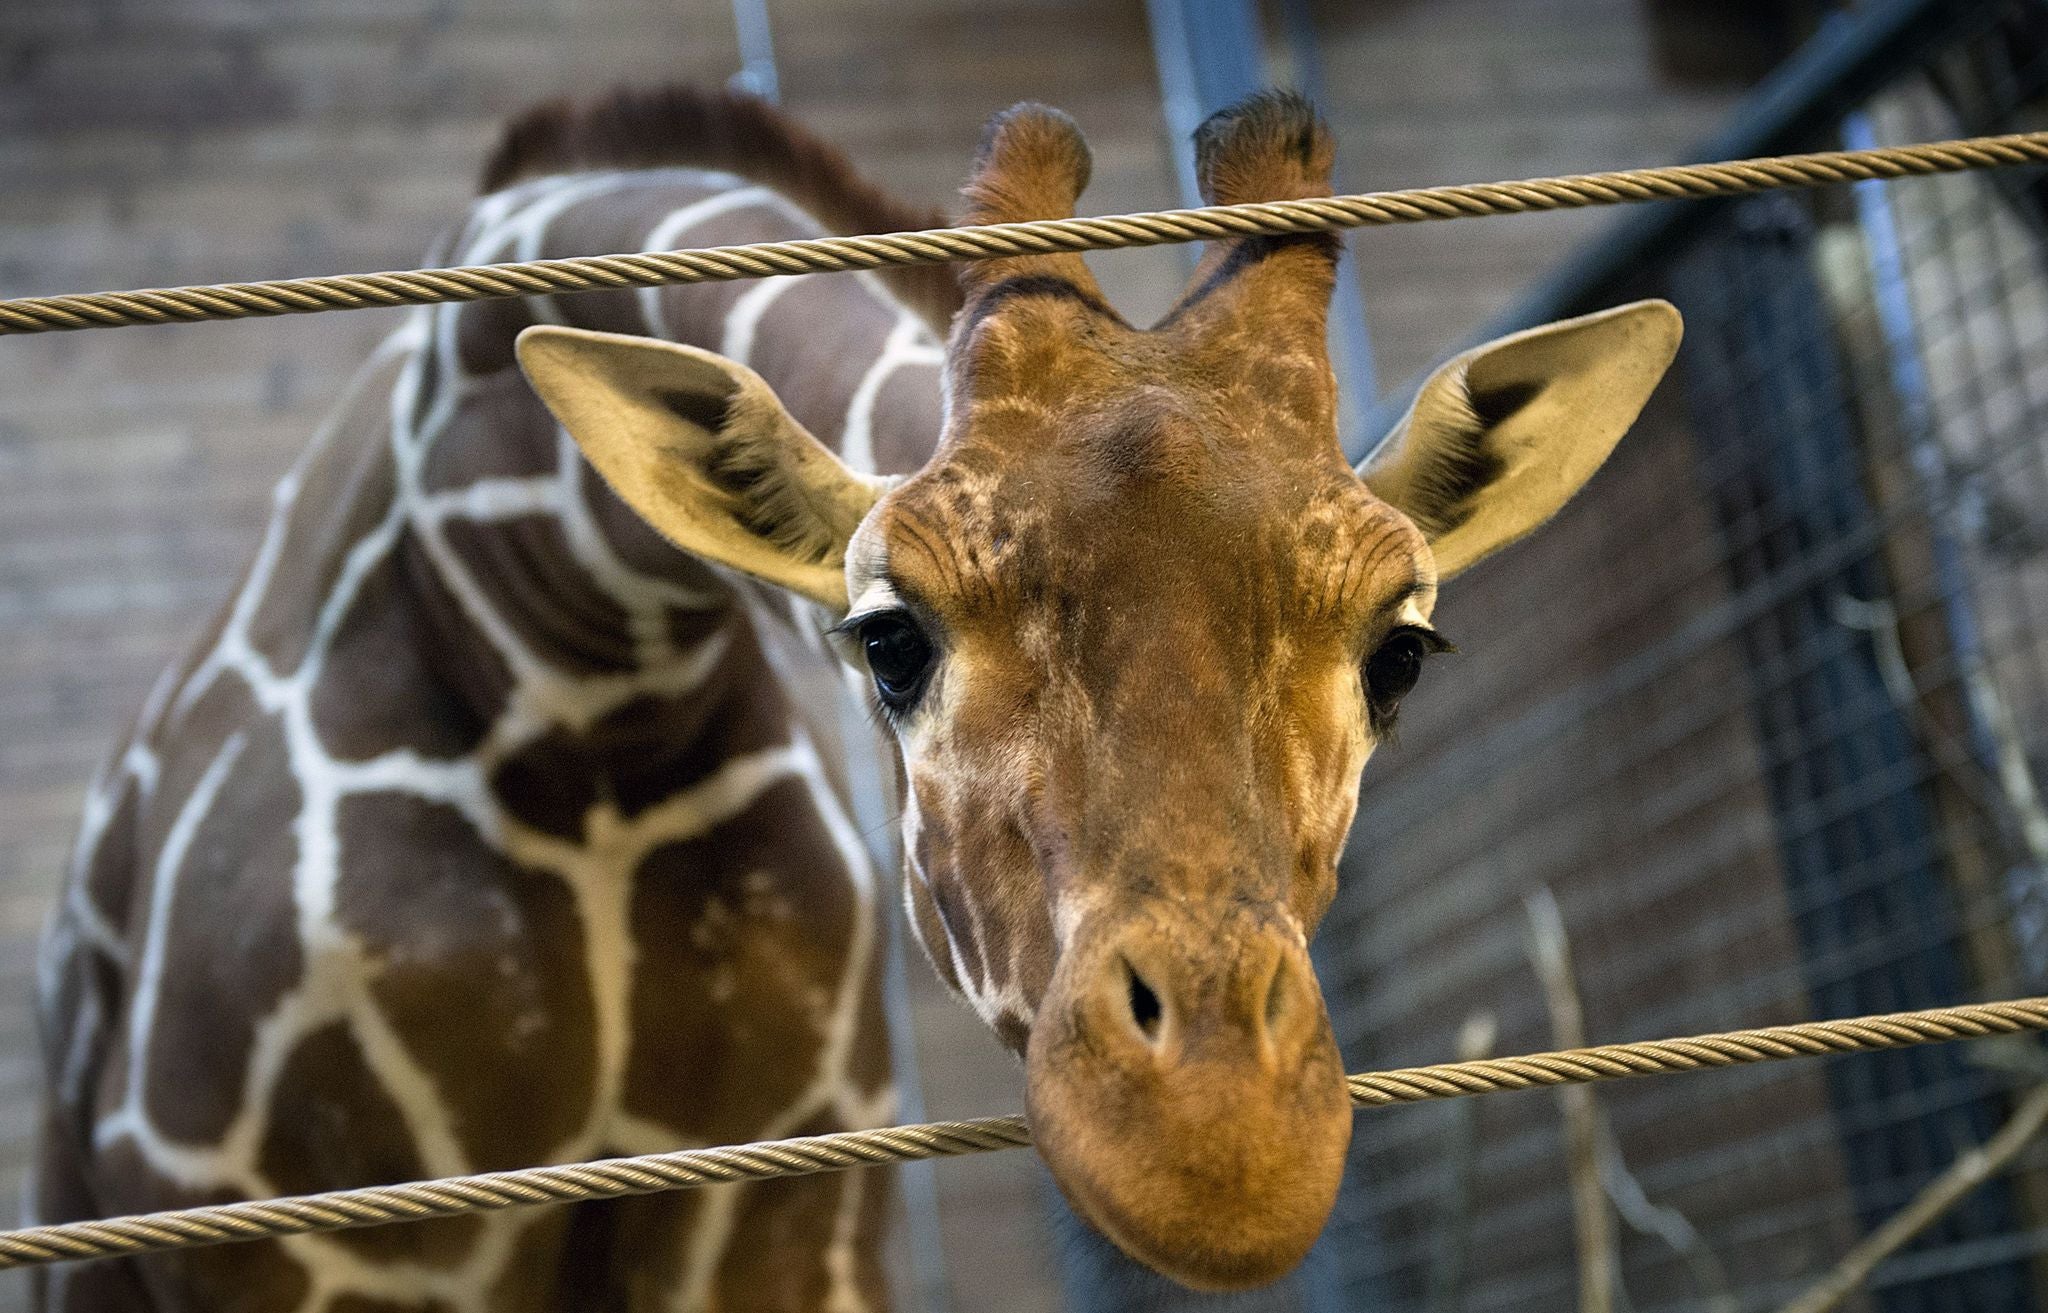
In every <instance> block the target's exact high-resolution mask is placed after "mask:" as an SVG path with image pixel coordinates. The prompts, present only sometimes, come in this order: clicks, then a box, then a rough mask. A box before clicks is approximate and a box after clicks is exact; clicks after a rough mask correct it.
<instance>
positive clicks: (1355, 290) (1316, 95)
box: [1280, 0, 1386, 465]
mask: <svg viewBox="0 0 2048 1313" xmlns="http://www.w3.org/2000/svg"><path fill="white" fill-rule="evenodd" d="M1280 23H1281V33H1282V35H1283V37H1284V38H1285V40H1286V42H1287V57H1288V60H1289V62H1290V63H1292V64H1293V65H1294V81H1295V84H1296V85H1297V86H1299V87H1300V89H1301V94H1303V95H1304V96H1307V97H1308V98H1309V99H1310V100H1312V101H1314V102H1315V103H1316V104H1318V105H1323V104H1327V103H1328V102H1327V101H1326V100H1325V99H1324V97H1323V57H1322V52H1321V51H1320V50H1319V49H1317V46H1316V29H1315V19H1314V18H1313V16H1311V15H1310V13H1309V8H1308V0H1280ZM1337 172H1338V174H1339V175H1340V176H1341V175H1342V173H1343V169H1342V168H1341V167H1340V168H1339V169H1338V170H1337ZM1337 190H1338V191H1340V192H1348V191H1352V190H1355V189H1354V188H1352V187H1350V186H1348V185H1345V184H1343V183H1339V184H1338V186H1337ZM1337 251H1338V255H1337V291H1336V295H1335V296H1334V297H1333V298H1332V299H1331V302H1330V362H1331V364H1333V365H1335V366H1336V369H1337V381H1338V384H1339V388H1338V393H1337V436H1338V439H1339V440H1340V441H1341V442H1342V443H1343V444H1344V456H1345V458H1346V459H1347V460H1349V461H1350V462H1351V463H1352V464H1353V465H1356V464H1357V463H1358V462H1360V461H1362V460H1364V459H1365V458H1366V456H1367V455H1369V454H1370V453H1371V451H1372V448H1374V447H1376V446H1378V445H1379V440H1380V439H1381V438H1383V437H1385V436H1386V435H1385V434H1384V433H1373V432H1369V431H1368V430H1367V429H1366V427H1365V416H1366V412H1367V411H1368V410H1369V409H1370V408H1371V406H1372V402H1373V398H1374V397H1377V396H1378V395H1379V390H1380V388H1379V376H1378V373H1377V371H1376V370H1375V369H1374V367H1373V361H1372V330H1371V328H1370V327H1368V325H1367V324H1366V319H1365V292H1364V290H1363V284H1362V283H1361V282H1360V281H1359V275H1358V257H1357V254H1356V252H1355V250H1354V248H1353V246H1352V244H1351V243H1350V242H1349V241H1346V242H1343V243H1341V244H1340V245H1339V246H1338V248H1337Z"/></svg>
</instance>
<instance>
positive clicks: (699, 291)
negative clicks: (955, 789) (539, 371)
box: [30, 91, 959, 1313]
mask: <svg viewBox="0 0 2048 1313" xmlns="http://www.w3.org/2000/svg"><path fill="white" fill-rule="evenodd" d="M484 190H485V193H486V194H485V195H483V197H482V198H481V199H480V200H478V201H477V202H476V203H475V204H474V205H473V207H472V208H471V209H470V211H469V213H468V215H467V216H466V218H465V219H464V221H463V222H462V223H461V224H460V226H459V227H458V228H457V230H456V231H454V232H453V233H452V234H451V236H450V237H448V238H447V239H446V240H445V242H444V245H443V246H442V247H441V249H439V250H437V251H435V252H434V258H435V260H436V262H443V261H454V262H459V263H474V262H479V261H494V260H514V259H530V258H535V257H541V256H549V255H567V254H572V253H579V254H590V253H598V252H606V251H613V250H619V249H627V248H643V249H666V248H672V247H675V246H680V245H689V244H697V243H715V242H745V241H762V240H779V239H786V238H792V237H801V236H813V235H817V234H818V233H819V232H821V231H823V230H824V229H826V228H832V229H834V230H837V231H841V232H849V233H851V232H863V231H873V230H878V229H879V230H886V229H893V228H911V227H924V226H930V225H932V224H934V223H937V222H941V220H940V218H939V217H938V216H936V215H933V214H928V213H926V212H923V211H919V210H916V209H913V208H910V207H907V206H903V205H901V204H898V203H896V202H894V201H892V200H890V199H889V198H888V197H886V196H884V195H883V194H882V193H880V192H878V191H876V190H875V189H874V188H873V187H871V186H869V185H868V184H867V183H865V182H864V181H863V180H861V179H860V178H859V177H858V176H856V175H855V174H854V173H853V172H852V170H851V169H850V168H849V167H848V166H847V165H846V163H845V162H844V161H843V160H842V159H841V158H840V157H839V156H838V155H837V154H836V153H834V152H833V151H831V150H830V149H829V148H827V147H826V146H824V145H823V144H822V143H821V142H819V141H818V140H816V139H815V138H813V137H811V136H809V135H808V134H807V133H805V132H803V131H802V130H800V129H799V128H798V127H796V126H795V125H794V124H792V123H790V122H789V121H787V120H786V119H783V118H781V117H780V116H778V115H777V114H775V113H774V112H773V111H772V110H770V109H768V108H767V107H766V106H764V105H763V104H761V103H760V102H758V101H753V100H749V99H745V98H740V97H726V96H717V95H699V94H695V93H691V92H688V91H671V92H663V93H641V94H622V95H619V96H617V97H616V98H613V99H611V100H609V101H605V102H601V103H596V104H593V105H589V106H583V107H570V106H553V107H546V108H543V109H541V110H539V111H536V112H534V113H532V114H530V115H528V116H527V117H525V118H524V119H522V120H520V121H519V122H517V123H515V124H514V125H512V126H511V127H510V128H509V129H508V130H507V132H506V134H505V136H504V138H503V140H502V143H501V146H500V148H499V150H498V152H497V155H496V157H495V158H494V160H493V162H492V163H491V164H490V165H489V167H488V168H487V170H486V185H485V189H484ZM958 296H959V294H958V291H957V288H956V286H955V284H954V280H953V277H952V275H951V273H950V272H949V271H946V270H943V269H931V270H925V271H920V272H917V273H915V274H907V275H893V276H890V275H885V276H881V277H861V278H854V279H809V280H787V279H784V280H776V281H771V282H760V283H745V284H734V285H728V286H724V287H705V288H695V289H672V290H668V291H654V290H647V291H639V292H620V293H610V294H604V295H600V296H596V297H584V298H580V299H566V298H565V299H562V300H559V301H555V300H550V299H547V298H535V299H530V300H526V301H520V302H500V303H485V304H478V305H471V306H463V307H456V306H443V307H439V308H435V309H431V310H421V311H418V312H414V313H412V314H410V315H409V316H408V317H407V318H405V320H404V321H403V323H402V324H401V325H400V326H399V327H398V328H397V329H396V331H395V332H393V333H392V334H391V335H390V337H389V338H388V339H387V340H386V341H385V342H384V343H383V345H382V346H381V347H380V348H379V349H378V351H377V352H376V353H375V355H374V357H373V358H372V359H371V360H370V361H369V362H368V363H367V364H366V366H365V367H364V368H363V370H362V372H361V373H360V374H359V375H358V377H357V378H356V380H355V381H354V382H353V383H352V384H351V388H350V392H349V394H348V396H347V397H346V398H345V399H344V400H343V401H342V403H341V404H340V406H339V407H338V409H337V410H336V412H335V413H334V416H333V418H332V420H331V421H330V422H329V423H328V424H327V426H326V427H325V429H324V430H323V431H322V432H321V433H320V434H319V435H317V436H316V438H315V439H314V441H313V442H312V444H311V446H310V448H309V450H308V451H307V452H306V453H305V455H304V456H303V458H302V459H301V460H300V461H299V463H298V464H297V466H296V467H295V468H294V469H293V470H292V471H291V472H290V473H289V474H288V476H287V477H286V478H285V479H284V481H283V483H282V484H281V485H280V486H279V487H278V489H277V492H276V497H275V506H274V510H273V514H272V516H271V518H270V521H269V524H268V527H267V528H266V530H265V531H264V535H263V538H262V541H261V544H260V546H259V547H258V549H257V552H256V555H255V559H254V562H253V564H252V565H251V567H250V568H249V570H248V572H247V575H246V577H245V578H244V579H243V581H242V582H241V584H240V585H239V587H238V589H237V591H236V592H235V594H234V596H233V597H232V599H231V600H230V602H229V603H228V605H227V606H226V608H225V609H224V610H223V612H222V613H221V614H220V616H219V617H218V618H217V619H216V620H215V622H214V623H213V625H212V627H211V630H210V632H208V633H207V635H206V636H205V637H204V638H203V640H202V641H201V642H200V644H199V646H198V648H197V650H196V651H195V653H194V654H193V656H192V657H191V658H190V659H189V660H188V661H187V662H185V663H184V664H182V665H180V666H178V667H176V668H174V669H172V670H170V671H168V672H166V676H165V678H164V680H163V681H162V682H161V683H160V684H159V686H158V688H157V689H156V691H155V692H154V693H153V694H152V695H151V697H150V698H149V700H148V703H147V705H146V706H145V707H144V708H143V710H142V712H141V715H140V717H139V718H138V721H137V723H136V727H135V729H134V731H133V735H132V737H131V739H130V741H129V742H128V743H127V745H126V746H125V747H124V748H123V749H122V751H121V752H120V753H119V755H118V756H117V757H116V758H115V759H114V761H113V762H112V764H111V765H110V766H109V767H108V768H107V769H106V770H105V771H104V772H103V774H102V776H101V778H100V779H99V780H98V781H97V782H96V783H95V784H94V785H93V786H92V788H91V789H90V791H89V795H88V799H87V802H86V806H85V814H84V818H83V824H82V833H81V836H80V839H79V841H78V844H77V848H76V859H75V863H74V866H73V869H72V871H71V872H70V876H69V879H68V881H67V884H66V888H65V891H64V895H63V897H62V899H61V901H60V906H59V908H58V911H57V913H56V915H55V916H54V918H53V920H52V922H51V924H50V927H49V929H48V931H47V933H46V935H45V938H44V943H43V947H42V954H41V961H40V988H39V993H40V1003H41V1027H42V1034H43V1046H44V1049H45V1053H46V1058H47V1068H48V1073H49V1079H48V1098H47V1100H46V1112H45V1129H44V1133H43V1136H42V1141H41V1149H40V1163H39V1168H38V1172H37V1177H38V1180H37V1184H36V1187H35V1190H34V1192H33V1196H32V1198H31V1202H30V1211H31V1213H32V1215H34V1216H37V1217H40V1218H42V1219H46V1220H65V1219H76V1218H86V1217H94V1216H105V1215H110V1214H115V1213H124V1212H134V1211H144V1210H150V1209H156V1208H164V1207H177V1206H183V1205H189V1204H195V1203H200V1202H210V1201H219V1200H225V1199H231V1198H263V1197H267V1196H272V1195H276V1194H290V1193H299V1192H303V1191H308V1190H319V1189H326V1188H333V1187H339V1186H347V1185H358V1184H370V1183H374V1182H388V1181H399V1180H405V1179H415V1178H420V1177H425V1176H440V1175H445V1174H452V1173H462V1172H469V1171H477V1170H489V1169H493V1168H511V1167H518V1166H524V1165H529V1164H534V1163H543V1162H566V1161H575V1160H580V1159H585V1158H589V1157H593V1156H605V1155H611V1154H618V1153H633V1152H642V1151H655V1150H663V1149H669V1148H675V1147H683V1146H690V1145H713V1144H724V1143H733V1142H738V1141H746V1140H754V1139H760V1138H774V1137H779V1136H785V1135H790V1134H803V1133H810V1132H818V1131H827V1130H833V1129H846V1128H853V1127H865V1126H875V1125H883V1124H887V1123H888V1122H889V1121H890V1120H892V1109H893V1091H892V1089H891V1086H890V1083H889V1057H888V1049H887V1045H886V1040H885V1036H884V1027H883V1023H882V1020H881V1016H880V1013H879V984H878V978H877V970H878V967H877V943H878V940H877V933H878V924H879V923H878V921H877V916H878V914H879V910H880V908H881V906H882V905H881V904H880V903H879V901H878V898H877V892H876V883H877V882H876V876H875V872H874V870H873V869H872V864H871V862H870V859H869V857H868V855H867V853H866V851H865V850H864V848H863V843H862V838H863V836H861V835H860V834H859V833H857V832H856V830H855V827H854V824H853V822H852V820H851V819H850V817H851V809H850V803H849V791H850V789H851V788H852V787H853V783H852V781H850V780H849V779H848V778H847V777H846V774H845V767H844V761H845V760H846V758H847V756H848V751H847V744H846V742H845V740H846V738H847V735H846V732H845V731H844V729H843V728H842V725H843V722H842V721H841V720H840V719H839V718H837V716H836V713H835V712H833V711H832V709H831V707H830V703H829V699H828V698H821V697H820V696H819V694H818V690H819V688H820V687H823V688H824V689H825V690H827V692H828V693H829V691H830V690H831V689H832V688H833V686H834V683H835V681H838V680H839V678H840V677H839V676H838V675H837V673H836V671H837V670H838V668H839V667H838V665H837V663H836V661H834V660H832V659H830V658H829V657H828V655H827V654H826V652H825V650H824V648H823V645H822V643H821V641H820V639H819V637H818V635H817V634H816V633H815V632H814V631H806V630H804V629H802V628H800V627H799V626H798V625H796V624H795V623H794V618H793V616H792V613H791V612H790V611H789V609H788V608H787V607H784V606H781V605H780V604H779V603H770V604H763V600H762V599H759V598H749V597H748V596H746V590H745V589H744V588H742V587H736V586H735V585H734V584H733V583H732V582H730V581H728V580H727V579H724V578H722V577H720V576H719V575H718V574H716V573H714V572H713V571H711V570H710V569H707V568H706V567H705V566H703V565H702V564H700V563H698V562H696V561H695V560H693V559H692V558H690V557H688V556H686V555H685V554H684V553H682V552H679V551H677V550H676V549H675V548H673V547H671V546H669V545H668V544H666V543H664V542H663V541H662V540H661V539H659V538H658V537H657V536H656V535H655V534H654V533H653V532H652V531H650V530H648V529H647V528H645V527H644V526H643V525H642V524H641V523H640V521H639V520H638V519H637V518H636V517H635V516H634V515H633V514H632V513H631V512H630V511H629V510H628V509H627V508H626V507H625V506H624V505H623V504H622V503H620V502H619V501H618V500H617V499H616V498H615V497H614V496H613V495H612V494H611V493H610V492H609V491H608V490H607V489H606V487H605V486H604V484H603V483H602V482H601V480H599V479H598V478H597V477H596V476H595V475H594V474H593V473H592V472H591V471H590V469H589V468H588V466H587V465H586V464H585V463H584V462H583V460H582V458H581V456H580V455H579V454H578V451H577V448H576V446H575V445H574V444H573V443H572V442H570V441H569V439H568V438H567V437H566V436H564V435H563V434H562V433H561V432H560V430H559V429H558V428H557V426H556V425H555V423H554V421H553V420H552V418H551V417H550V416H549V415H548V413H547V412H546V410H545V409H544V408H543V407H542V406H541V404H540V403H539V401H538V400H537V399H535V397H534V395H533V393H532V392H531V391H530V389H529V388H528V387H527V385H526V383H525V382H524V380H523V379H522V377H521V376H520V373H519V370H518V369H517V367H516V365H515V362H514V357H513V341H514V338H515V335H516V334H517V333H518V331H519V330H520V329H521V328H523V327H526V326H528V325H531V324H536V323H564V324H576V325H584V326H590V327H598V328H604V329H608V330H615V331H623V332H631V333H643V334H653V335H656V336H661V337H673V338H676V339H678V340H682V341H690V342H699V343H703V344H706V345H708V346H710V347H715V348H716V349H718V350H719V351H721V352H723V353H724V354H725V356H726V357H727V358H730V359H732V360H734V361H743V362H749V363H751V364H752V366H753V367H754V368H756V369H758V370H760V371H761V374H762V376H763V377H765V378H769V379H772V380H774V381H775V383H776V386H777V387H778V389H779V390H780V392H781V394H782V396H783V397H784V398H785V399H787V400H788V401H789V402H790V405H791V407H792V409H793V411H794V413H797V414H801V415H803V416H804V418H805V420H806V422H808V423H809V424H810V425H811V426H812V428H813V430H814V431H815V432H817V433H819V434H821V435H823V436H824V437H825V438H826V440H828V441H831V442H832V443H833V444H834V446H835V449H836V450H838V451H839V452H840V453H841V455H842V456H843V457H844V458H845V459H847V460H849V461H851V462H853V463H855V464H857V465H860V466H864V467H873V468H877V469H891V468H907V467H908V466H909V465H910V464H911V463H912V462H914V460H915V459H916V456H917V453H918V451H919V449H920V446H923V447H928V446H929V443H930V435H931V434H932V433H934V432H936V429H937V425H938V409H939V406H938V394H939V388H938V371H939V367H940V365H941V361H942V353H941V351H940V349H939V346H938V343H937V340H936V337H935V335H934V327H933V325H934V324H943V323H944V321H945V318H946V316H947V315H949V314H950V312H951V309H952V307H953V306H954V305H955V304H957V301H958ZM820 672H823V673H822V677H821V673H820ZM861 730H862V732H866V727H865V726H862V727H861ZM887 1205H888V1197H887V1191H886V1176H885V1175H884V1174H882V1173H879V1172H862V1173H855V1174H852V1175H849V1176H846V1177H844V1178H819V1179H817V1180H814V1181H803V1182H790V1183H778V1184H772V1185H767V1186H761V1187H749V1188H745V1189H741V1190H731V1189H719V1190H714V1191H710V1192H703V1193H699V1194H692V1195H679V1196H675V1197H673V1198H667V1199H643V1200H635V1201H630V1202H624V1203H619V1204H606V1205H592V1206H587V1207H578V1208H572V1209H567V1210H537V1211H528V1212H523V1213H508V1214H496V1215H490V1216H485V1217H480V1218H466V1219H456V1220H451V1221H445V1222H431V1223H426V1224H422V1225H417V1226H404V1227H399V1228H395V1229H387V1230H375V1231H362V1232H350V1233H343V1234H338V1235H334V1236H329V1237H304V1238H298V1239H293V1240H289V1241H285V1242H283V1243H270V1242H265V1243H262V1244H258V1245H253V1246H236V1247H232V1248H228V1249H221V1250H200V1251H192V1252H188V1253H185V1254H178V1255H166V1256H162V1257H156V1258H149V1259H142V1260H132V1261H118V1262H101V1263H94V1264H88V1265H84V1266H82V1267H77V1268H56V1269H52V1270H50V1271H49V1272H48V1273H47V1274H44V1275H43V1276H42V1278H41V1279H42V1281H43V1282H44V1284H43V1285H41V1287H40V1288H39V1290H38V1292H37V1302H38V1305H39V1307H41V1308H44V1309H47V1310H52V1311H53V1313H55V1311H57V1310H72V1311H83V1310H116V1311H120V1310H138V1311H139V1310H150V1311H152V1313H172V1311H174V1310H176V1311H188V1310H189V1311H191V1313H215V1311H216V1310H229V1309H235V1310H244V1309H247V1310H259V1309H260V1310H265V1311H269V1310H278V1311H280V1313H282V1311H285V1310H304V1311H305V1313H372V1311H373V1310H392V1311H396V1310H413V1311H419V1313H457V1311H458V1310H473V1311H474V1313H483V1311H484V1310H490V1311H491V1313H499V1311H501V1310H525V1309H536V1310H537V1309H585V1308H587V1309H605V1310H614V1309H631V1310H642V1309H645V1310H670V1309H738V1308H745V1309H756V1308H759V1309H828V1310H834V1311H836V1313H853V1311H855V1310H863V1309H880V1308H882V1307H884V1306H885V1296H884V1291H883V1288H882V1281H881V1277H880V1274H879V1270H878V1259H877V1249H878V1245H877V1233H878V1229H879V1227H880V1225H881V1219H882V1216H883V1214H884V1212H885V1210H886V1208H887Z"/></svg>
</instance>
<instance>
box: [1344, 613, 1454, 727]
mask: <svg viewBox="0 0 2048 1313" xmlns="http://www.w3.org/2000/svg"><path fill="white" fill-rule="evenodd" d="M1450 646H1451V645H1450V644H1449V643H1446V642H1445V641H1444V640H1443V639H1441V638H1439V637H1438V636H1437V635H1436V634H1435V633H1434V632H1432V631H1430V630H1427V629H1423V628H1421V627H1419V626H1416V625H1403V626H1402V627H1401V628H1399V629H1396V630H1395V631H1394V632H1393V633H1391V634H1389V635H1388V636H1387V640H1386V641H1385V642H1384V643H1381V644H1380V645H1379V649H1378V650H1377V651H1375V652H1374V653H1373V654H1372V655H1371V656H1369V657H1367V658H1366V659H1365V689H1366V695H1367V696H1368V697H1370V698H1371V699H1372V705H1373V710H1374V711H1376V712H1378V713H1380V714H1381V715H1388V714H1391V713H1392V711H1393V710H1394V707H1395V705H1396V704H1397V703H1399V702H1400V700H1401V699H1402V698H1404V697H1406V696H1407V695H1408V692H1409V690H1411V689H1413V688H1414V687H1415V681H1416V680H1418V679H1420V678H1422V662H1423V659H1424V658H1426V657H1428V656H1429V655H1430V653H1432V652H1445V651H1449V650H1450Z"/></svg>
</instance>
